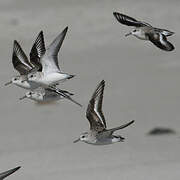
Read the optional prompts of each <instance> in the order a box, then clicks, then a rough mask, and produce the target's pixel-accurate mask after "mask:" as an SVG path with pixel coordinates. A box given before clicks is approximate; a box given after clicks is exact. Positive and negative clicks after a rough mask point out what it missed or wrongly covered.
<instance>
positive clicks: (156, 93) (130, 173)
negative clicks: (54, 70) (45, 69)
mask: <svg viewBox="0 0 180 180" xmlns="http://www.w3.org/2000/svg"><path fill="white" fill-rule="evenodd" d="M179 7H180V1H179V0H171V1H169V0H151V1H145V0H144V1H143V0H101V1H98V0H91V1H89V0H76V1H74V0H43V1H42V0H31V1H28V0H1V1H0V27H1V28H0V52H1V61H0V67H1V70H0V82H1V93H0V99H1V103H0V113H1V118H0V123H1V125H0V144H1V146H0V171H5V170H8V169H10V168H13V167H15V166H19V165H20V166H22V168H21V169H20V170H19V171H18V172H16V173H15V174H13V175H12V176H11V177H9V179H12V180H23V179H26V180H30V179H31V180H32V179H33V180H39V179H45V180H46V179H53V180H58V179H59V180H60V179H62V180H63V179H68V180H71V179H78V180H83V179H86V180H92V179H94V180H97V179H104V180H112V179H121V180H130V179H138V180H144V179H146V180H150V179H151V180H152V179H153V180H160V179H166V180H179V177H180V171H179V166H180V156H179V152H180V138H179V137H180V135H179V127H180V109H179V107H180V83H179V77H180V53H179V47H180V35H179V28H180V24H179V22H180V11H179ZM114 11H117V12H121V13H124V14H127V15H129V16H132V17H134V18H137V19H139V20H143V21H146V22H148V23H150V24H152V25H153V26H155V27H160V28H165V29H168V30H170V31H174V32H175V35H173V36H172V37H169V41H170V42H172V43H173V44H174V46H175V48H176V49H175V50H174V51H172V52H164V51H162V50H160V49H158V48H156V47H155V46H154V45H153V44H151V43H150V42H145V41H140V40H138V39H136V38H135V37H127V38H126V37H125V36H124V35H125V34H126V33H127V32H129V31H130V30H131V27H126V26H123V25H121V24H119V23H118V22H117V20H116V19H115V18H114V16H113V12H114ZM66 26H68V27H69V30H68V33H67V35H66V38H65V40H64V43H63V46H62V48H61V51H60V53H59V64H60V67H61V69H62V71H64V72H69V73H71V74H76V77H75V78H73V79H72V80H69V81H67V82H65V83H64V84H62V85H61V86H59V87H60V88H62V89H67V90H69V91H71V92H73V93H75V96H74V98H75V99H76V100H77V101H79V102H80V103H82V104H83V108H82V109H81V108H79V107H78V106H76V105H74V104H72V103H71V102H69V101H67V100H63V101H58V102H56V103H51V104H46V105H39V104H36V103H34V102H33V101H30V100H28V99H26V100H24V101H19V97H21V96H22V95H24V94H25V92H26V91H25V90H23V89H21V88H18V87H16V86H14V85H11V86H9V87H4V83H6V82H7V81H9V80H10V79H11V77H13V76H14V75H16V74H17V72H16V71H15V70H14V69H13V66H12V62H11V61H12V60H11V59H12V49H13V41H14V40H15V39H16V40H17V41H18V42H19V43H20V44H21V46H22V47H23V50H24V51H25V52H26V53H27V55H29V52H30V49H31V47H32V44H33V42H34V40H35V38H36V36H37V34H38V33H39V32H40V31H41V30H43V31H44V36H45V43H46V45H49V44H50V43H51V41H52V40H53V39H54V38H55V37H56V36H57V35H58V34H59V33H60V32H61V31H62V30H63V29H64V28H65V27H66ZM102 79H104V80H105V81H106V87H105V94H104V102H103V111H104V114H105V117H106V120H107V125H108V127H109V128H112V127H116V126H118V125H121V124H123V123H126V122H128V121H129V120H131V119H135V120H136V121H135V123H134V124H133V125H132V126H130V127H128V128H126V129H124V130H122V131H119V132H117V133H119V134H121V135H122V136H124V137H125V138H126V140H125V142H123V143H116V144H113V145H109V146H92V145H88V144H85V143H77V144H73V140H74V139H76V138H77V137H78V136H79V134H80V133H81V132H84V131H86V130H88V129H89V124H88V121H87V119H86V117H85V111H86V108H87V105H88V101H89V99H90V97H91V95H92V93H93V91H94V90H95V87H96V86H97V84H98V83H99V82H100V81H101V80H102ZM156 127H165V128H170V129H172V130H173V131H174V132H175V133H174V134H172V135H164V136H163V135H161V136H148V135H147V133H148V132H150V131H151V130H152V129H154V128H156Z"/></svg>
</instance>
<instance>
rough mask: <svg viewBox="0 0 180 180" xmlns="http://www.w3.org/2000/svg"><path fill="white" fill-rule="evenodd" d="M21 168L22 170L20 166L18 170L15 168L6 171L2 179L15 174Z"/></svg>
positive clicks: (0, 175) (2, 174)
mask: <svg viewBox="0 0 180 180" xmlns="http://www.w3.org/2000/svg"><path fill="white" fill-rule="evenodd" d="M20 168H21V166H18V167H16V168H13V169H10V170H8V171H5V172H3V173H0V179H4V178H6V177H7V176H9V175H11V174H13V173H14V172H16V171H17V170H18V169H20Z"/></svg>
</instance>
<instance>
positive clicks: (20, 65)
mask: <svg viewBox="0 0 180 180" xmlns="http://www.w3.org/2000/svg"><path fill="white" fill-rule="evenodd" d="M12 64H13V67H14V69H16V70H17V71H18V72H19V74H20V75H19V76H15V77H13V78H12V79H11V81H10V82H7V83H6V84H5V86H7V85H9V84H12V83H13V84H15V85H17V86H19V87H21V88H24V89H31V90H33V89H36V88H37V87H38V86H39V85H38V84H36V83H34V82H29V81H27V80H26V79H27V75H28V74H29V73H30V72H31V71H32V70H33V69H34V66H33V65H32V64H31V63H30V61H29V60H28V58H27V56H26V54H25V53H24V51H23V50H22V48H21V46H20V45H19V43H18V42H17V41H16V40H15V41H14V45H13V54H12Z"/></svg>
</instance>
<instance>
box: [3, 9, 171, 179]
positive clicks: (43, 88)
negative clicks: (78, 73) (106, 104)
mask: <svg viewBox="0 0 180 180" xmlns="http://www.w3.org/2000/svg"><path fill="white" fill-rule="evenodd" d="M113 15H114V16H115V18H116V19H117V20H118V22H120V23H121V24H124V25H127V26H133V27H135V28H134V29H133V30H132V31H131V32H130V33H128V34H126V35H125V36H129V35H133V36H135V37H137V38H138V39H141V40H149V41H151V42H152V43H153V44H154V45H155V46H157V47H158V48H160V49H162V50H164V51H172V50H174V46H173V45H172V44H171V43H170V42H169V41H168V40H167V37H168V36H171V35H173V34H174V32H171V31H169V30H166V29H160V28H155V27H153V26H151V25H150V24H148V23H146V22H143V21H138V20H136V19H134V18H132V17H129V16H127V15H124V14H121V13H118V12H114V13H113ZM67 31H68V27H66V28H65V29H64V30H63V31H62V32H61V33H60V34H59V35H58V36H57V37H56V38H55V39H54V40H53V42H52V43H51V44H50V45H49V46H48V47H47V48H46V46H45V42H44V35H43V31H41V32H40V33H39V34H38V36H37V38H36V40H35V42H34V44H33V46H32V49H31V52H30V58H29V59H28V57H27V56H26V54H25V53H24V51H23V50H22V48H21V46H20V45H19V43H18V42H17V41H16V40H15V41H14V46H13V55H12V63H13V66H14V68H15V69H16V70H17V71H18V72H19V75H18V76H15V77H13V78H12V80H11V81H10V82H8V83H6V84H5V85H6V86H7V85H9V84H15V85H16V86H19V87H21V88H24V89H27V90H29V91H28V92H27V93H26V94H25V96H23V97H21V98H20V99H21V100H22V99H24V98H29V99H31V100H34V101H38V102H46V101H57V100H59V99H67V100H70V101H71V102H73V103H75V104H77V105H78V106H80V107H81V106H82V105H81V104H80V103H78V102H77V101H75V100H74V99H73V98H72V95H73V93H71V92H69V91H67V90H62V89H59V88H58V87H57V86H58V85H59V84H60V83H62V82H64V81H66V80H69V79H71V78H73V77H74V75H71V74H68V73H63V72H62V71H61V70H60V67H59V64H58V52H59V50H60V48H61V46H62V43H63V41H64V38H65V36H66V33H67ZM104 87H105V81H104V80H102V81H101V82H100V83H99V84H98V86H97V88H96V89H95V91H94V93H93V95H92V97H91V99H90V101H89V104H88V107H87V111H86V118H87V119H88V121H89V124H90V130H89V131H88V132H85V133H82V134H81V135H80V137H79V138H78V139H77V140H75V141H74V143H76V142H78V141H82V142H85V143H88V144H93V145H107V144H112V143H116V142H121V141H123V140H124V137H122V136H120V135H114V132H115V131H117V130H120V129H123V128H126V127H127V126H129V125H131V124H132V123H134V120H131V121H130V122H128V123H126V124H124V125H121V126H119V127H115V128H112V129H107V126H106V121H105V117H104V115H103V112H102V102H103V93H104ZM19 168H20V166H19V167H16V168H14V169H10V170H8V171H6V172H3V173H0V180H2V179H4V178H5V177H7V176H9V175H10V174H12V173H14V172H15V171H17V170H18V169H19Z"/></svg>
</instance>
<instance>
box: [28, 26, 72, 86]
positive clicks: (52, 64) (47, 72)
mask: <svg viewBox="0 0 180 180" xmlns="http://www.w3.org/2000/svg"><path fill="white" fill-rule="evenodd" d="M67 30H68V27H66V28H65V29H64V30H63V31H62V32H61V33H60V34H59V35H58V36H57V37H56V38H55V39H54V41H53V42H52V43H51V44H50V45H49V47H48V48H47V49H44V54H43V55H42V56H41V57H40V58H39V63H40V64H41V65H42V70H41V71H38V72H35V73H31V74H28V81H31V82H35V83H39V84H40V85H41V86H43V87H47V86H49V85H57V84H58V83H59V82H64V81H66V80H67V79H71V78H73V77H74V75H70V74H66V73H63V72H62V71H61V70H60V67H59V64H58V52H59V50H60V48H61V45H62V43H63V40H64V38H65V36H66V33H67ZM40 37H41V38H43V33H40ZM40 43H42V41H35V43H34V46H33V47H38V46H39V44H40ZM41 47H45V45H43V46H41ZM35 49H36V48H35ZM31 54H32V56H33V55H34V54H36V52H34V49H33V48H32V50H31ZM35 56H36V55H35Z"/></svg>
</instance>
